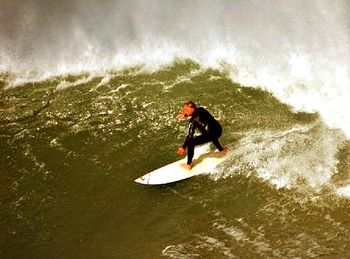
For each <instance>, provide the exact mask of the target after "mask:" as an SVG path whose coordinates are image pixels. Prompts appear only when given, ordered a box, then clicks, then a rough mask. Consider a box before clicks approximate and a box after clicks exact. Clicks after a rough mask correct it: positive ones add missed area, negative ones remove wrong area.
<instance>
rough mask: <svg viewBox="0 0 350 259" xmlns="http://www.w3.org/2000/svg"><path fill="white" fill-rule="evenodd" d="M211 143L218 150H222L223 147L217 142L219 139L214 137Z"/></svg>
mask: <svg viewBox="0 0 350 259" xmlns="http://www.w3.org/2000/svg"><path fill="white" fill-rule="evenodd" d="M213 144H214V146H215V147H216V148H217V149H218V150H219V151H223V150H224V148H223V147H222V146H221V144H220V142H219V139H214V140H213Z"/></svg>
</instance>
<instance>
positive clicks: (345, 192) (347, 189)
mask: <svg viewBox="0 0 350 259" xmlns="http://www.w3.org/2000/svg"><path fill="white" fill-rule="evenodd" d="M336 193H337V194H338V195H339V196H342V197H346V198H350V185H346V186H343V187H339V188H338V189H337V190H336Z"/></svg>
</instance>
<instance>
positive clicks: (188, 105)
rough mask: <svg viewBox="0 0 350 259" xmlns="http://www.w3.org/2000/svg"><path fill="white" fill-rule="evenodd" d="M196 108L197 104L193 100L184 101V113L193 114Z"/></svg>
mask: <svg viewBox="0 0 350 259" xmlns="http://www.w3.org/2000/svg"><path fill="white" fill-rule="evenodd" d="M195 109H196V105H195V104H194V102H192V101H188V102H185V103H184V113H185V114H186V116H192V114H193V112H194V110H195Z"/></svg>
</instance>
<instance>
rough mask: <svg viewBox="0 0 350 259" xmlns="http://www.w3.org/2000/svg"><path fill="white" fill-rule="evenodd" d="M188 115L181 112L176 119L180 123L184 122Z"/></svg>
mask: <svg viewBox="0 0 350 259" xmlns="http://www.w3.org/2000/svg"><path fill="white" fill-rule="evenodd" d="M186 117H187V116H186V114H185V113H184V112H180V113H179V114H178V115H177V116H176V118H177V119H178V120H179V121H183V120H185V119H186Z"/></svg>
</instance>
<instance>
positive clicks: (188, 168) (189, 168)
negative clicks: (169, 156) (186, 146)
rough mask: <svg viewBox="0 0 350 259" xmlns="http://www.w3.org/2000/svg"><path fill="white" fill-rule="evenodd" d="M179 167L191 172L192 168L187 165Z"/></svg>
mask: <svg viewBox="0 0 350 259" xmlns="http://www.w3.org/2000/svg"><path fill="white" fill-rule="evenodd" d="M180 166H181V167H182V168H184V169H186V170H191V168H192V165H188V164H181V165H180Z"/></svg>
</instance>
